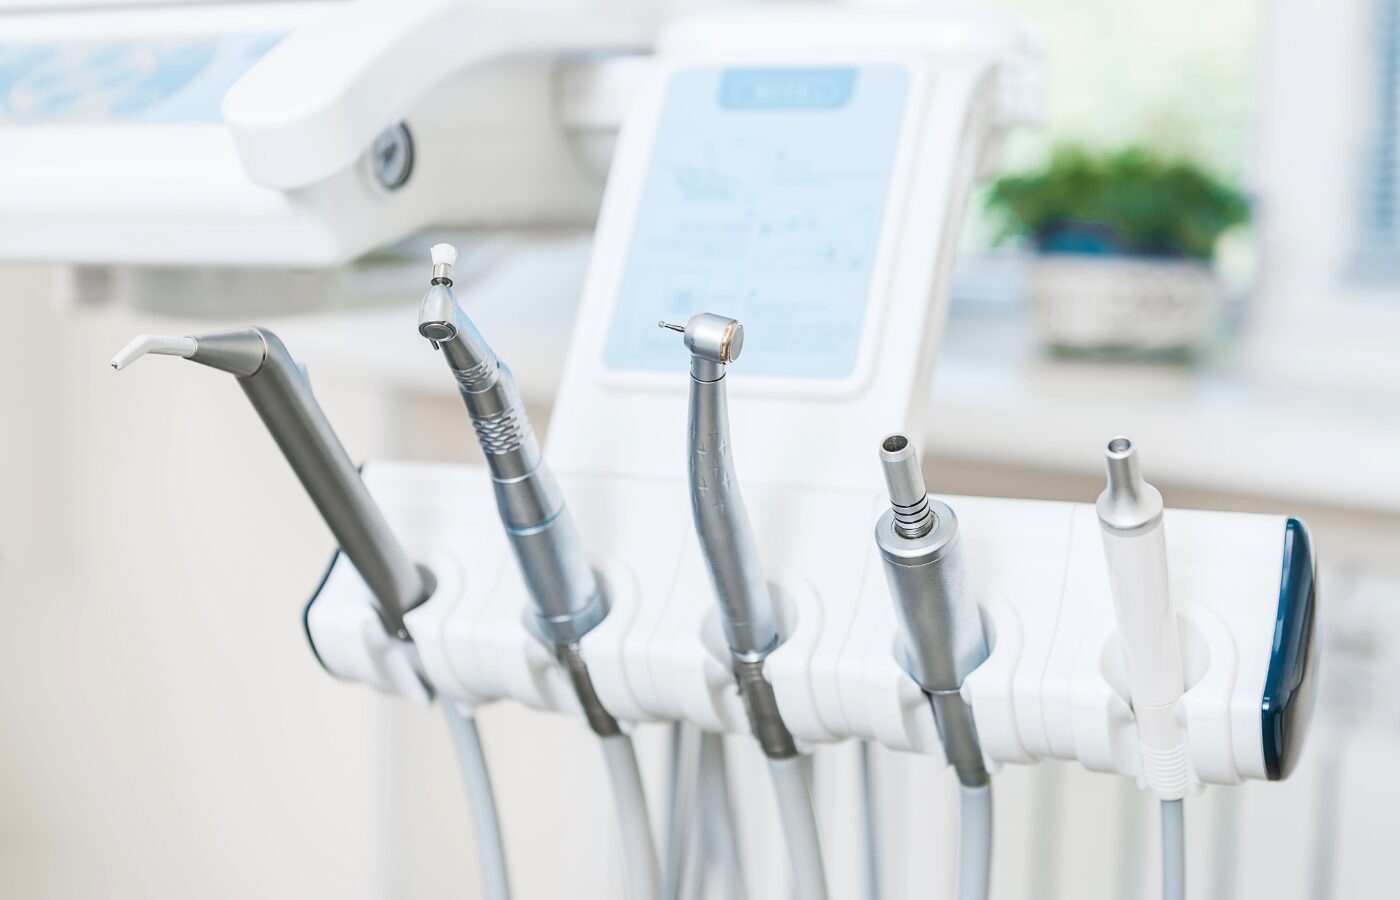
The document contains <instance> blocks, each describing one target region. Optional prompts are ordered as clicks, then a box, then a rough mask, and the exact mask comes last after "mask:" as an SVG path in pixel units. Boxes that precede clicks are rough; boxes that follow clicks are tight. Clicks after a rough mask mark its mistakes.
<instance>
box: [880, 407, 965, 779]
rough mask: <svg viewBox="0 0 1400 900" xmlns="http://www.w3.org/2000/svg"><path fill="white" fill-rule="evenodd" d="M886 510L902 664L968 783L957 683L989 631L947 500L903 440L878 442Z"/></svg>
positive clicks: (883, 520)
mask: <svg viewBox="0 0 1400 900" xmlns="http://www.w3.org/2000/svg"><path fill="white" fill-rule="evenodd" d="M880 462H881V465H882V466H883V467H884V471H885V482H886V484H887V486H888V487H889V494H890V509H889V510H888V511H886V512H885V513H884V514H883V515H882V516H880V520H879V522H877V523H876V525H875V543H876V544H877V545H878V546H879V548H880V556H881V557H882V558H883V559H884V563H885V576H886V578H887V580H888V582H889V586H890V595H891V597H892V598H893V600H894V611H895V618H896V619H897V621H898V626H899V648H900V654H901V656H902V659H901V660H900V662H901V663H902V664H903V666H904V668H905V671H907V672H908V673H909V676H910V677H911V678H913V679H914V681H916V682H917V683H918V685H919V687H921V688H923V689H924V692H925V693H926V694H928V697H929V701H930V703H931V704H932V706H933V716H934V721H935V722H936V724H937V725H938V733H939V736H940V738H941V739H942V741H943V748H944V751H945V753H946V755H947V757H948V761H949V762H950V763H951V764H952V765H953V767H954V769H955V770H956V771H957V773H958V780H959V781H961V782H962V783H963V784H964V785H966V786H978V785H984V784H986V783H987V771H986V769H985V767H984V766H983V764H982V750H981V745H980V743H979V741H978V738H977V728H976V725H975V724H974V722H973V719H972V711H971V709H970V708H969V707H968V705H967V703H966V701H964V700H963V697H962V693H961V691H962V684H963V681H964V679H966V678H967V676H968V674H969V673H971V672H972V670H973V669H975V668H977V667H978V666H979V665H981V664H982V662H983V661H984V660H985V659H986V658H987V654H988V649H987V636H986V633H985V631H984V630H983V627H982V617H981V615H980V613H979V612H978V609H977V599H976V596H975V595H974V594H973V592H972V589H971V587H970V585H969V583H968V579H967V572H966V570H965V568H964V565H963V558H962V549H961V547H960V542H959V535H958V518H957V515H956V514H955V513H954V512H953V509H952V507H950V506H948V504H946V503H943V502H941V501H938V500H933V499H930V498H929V496H928V493H927V491H926V490H925V488H924V477H923V474H922V472H920V470H919V459H918V456H917V455H916V454H915V452H914V448H913V445H911V444H910V442H909V439H908V438H907V437H905V436H904V435H902V434H892V435H890V436H889V437H887V438H885V439H884V441H882V442H881V444H880Z"/></svg>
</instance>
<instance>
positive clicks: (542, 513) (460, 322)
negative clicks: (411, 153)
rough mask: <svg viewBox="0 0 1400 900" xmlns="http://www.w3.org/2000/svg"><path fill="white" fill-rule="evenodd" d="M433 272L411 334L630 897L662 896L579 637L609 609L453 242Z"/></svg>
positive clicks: (637, 791)
mask: <svg viewBox="0 0 1400 900" xmlns="http://www.w3.org/2000/svg"><path fill="white" fill-rule="evenodd" d="M431 253H432V261H433V271H432V279H431V282H430V283H429V286H428V290H427V292H426V293H425V294H424V295H423V300H422V303H421V305H420V307H419V314H418V332H419V333H420V334H421V335H422V336H423V337H425V338H427V339H428V340H429V341H430V342H432V345H433V347H434V348H435V349H437V350H440V351H441V352H442V355H443V359H444V360H446V362H447V365H448V368H449V369H450V370H451V372H452V376H453V378H454V379H455V380H456V382H457V388H458V392H459V393H460V394H461V397H462V401H463V403H464V405H465V406H466V408H467V414H468V415H469V416H470V417H471V421H472V427H473V428H474V429H475V431H476V436H477V440H478V441H479V442H480V444H481V450H482V452H483V453H484V454H485V456H486V462H487V466H488V467H489V469H490V472H491V483H492V488H493V490H494V492H495V496H496V507H497V510H498V511H499V513H500V517H501V522H502V524H503V525H504V526H505V529H506V533H507V535H508V536H509V539H510V545H511V549H512V550H513V551H514V553H515V556H516V560H517V561H518V563H519V566H520V572H521V575H522V576H523V577H524V580H525V583H526V587H527V588H528V591H529V594H530V599H531V601H532V604H533V609H532V610H531V613H532V615H533V619H534V629H535V631H536V633H537V634H538V636H539V637H540V638H541V639H542V640H543V641H544V642H545V643H546V645H548V646H549V647H550V648H551V649H552V650H553V652H554V654H555V657H556V658H557V659H558V661H559V664H560V666H562V667H563V669H564V672H565V674H566V675H567V676H568V678H569V681H570V683H571V685H572V687H573V689H574V693H575V695H576V696H577V697H578V701H579V705H580V707H581V708H582V712H583V715H584V718H585V719H586V720H587V722H588V726H589V728H591V729H592V730H593V732H594V733H595V734H596V735H597V736H598V738H599V739H600V740H601V742H602V746H603V754H604V758H605V761H606V763H607V766H608V771H609V774H610V775H611V777H612V783H613V791H614V796H615V799H616V801H617V807H618V819H619V825H620V827H621V829H622V839H623V853H624V858H623V862H624V866H625V870H626V876H627V885H628V888H627V895H628V898H629V900H650V898H654V897H656V896H657V894H658V892H659V890H660V884H659V874H658V872H657V860H656V850H655V848H654V847H653V844H652V836H651V823H650V817H649V815H648V813H647V805H646V797H645V795H644V794H643V791H642V784H641V776H640V773H639V771H638V768H637V757H636V753H635V751H634V749H633V747H632V739H631V738H630V737H629V736H628V735H627V734H626V733H625V732H623V730H622V727H621V726H620V725H619V724H618V721H617V719H616V718H614V717H613V715H612V714H611V713H609V712H608V710H607V708H606V707H605V706H604V705H603V702H602V700H601V699H600V698H599V697H598V692H597V690H596V689H595V688H594V684H593V679H592V676H591V675H590V674H589V671H588V666H587V664H586V663H585V661H584V659H583V653H582V651H581V649H580V641H581V640H582V639H583V637H584V636H585V635H586V634H587V633H588V632H589V631H591V630H592V629H593V628H594V627H596V626H597V625H598V624H599V623H600V622H602V621H603V618H604V617H605V616H606V615H607V613H608V603H607V597H606V595H605V594H604V593H603V590H602V588H601V586H600V585H599V584H598V579H597V577H596V576H595V575H594V573H593V569H592V567H591V565H590V564H589V560H588V556H587V554H586V552H585V550H584V546H583V541H582V539H581V538H580V537H579V533H578V529H577V528H576V527H575V525H574V522H573V519H572V518H571V517H570V515H569V510H568V507H567V506H566V505H565V503H564V496H563V494H562V493H561V492H560V490H559V485H558V483H557V482H556V481H555V479H554V475H553V473H552V472H551V471H550V469H549V466H548V464H547V463H546V462H545V461H544V458H543V456H542V455H541V453H540V448H539V443H538V442H537V441H536V440H535V433H534V430H533V429H532V428H531V427H530V419H529V417H528V416H527V415H526V413H525V405H524V403H523V401H522V400H521V398H520V390H519V388H518V387H517V386H516V383H515V377H514V376H513V375H511V372H510V369H508V368H507V367H506V366H505V364H503V363H502V362H501V361H500V359H499V358H498V357H497V356H496V354H495V352H494V351H493V350H492V349H491V347H490V345H489V344H487V343H486V340H485V338H483V337H482V336H481V333H480V332H479V331H477V329H476V326H475V325H474V324H472V322H471V320H470V319H468V318H467V316H466V313H464V312H462V309H461V307H460V306H458V305H457V298H456V295H455V294H454V293H453V291H452V267H453V265H454V264H455V263H456V261H457V251H456V249H455V248H453V247H452V246H451V245H448V244H437V245H434V246H433V248H432V251H431Z"/></svg>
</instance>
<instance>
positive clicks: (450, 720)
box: [442, 699, 510, 900]
mask: <svg viewBox="0 0 1400 900" xmlns="http://www.w3.org/2000/svg"><path fill="white" fill-rule="evenodd" d="M442 711H443V714H444V715H446V716H447V727H448V730H449V731H451V732H452V744H453V746H454V747H456V748H457V764H458V766H459V767H460V768H461V770H462V781H463V782H464V783H465V784H466V788H467V805H468V806H470V807H471V812H472V824H473V825H474V826H475V827H476V852H477V855H478V856H479V857H480V859H481V884H482V896H483V897H485V898H486V900H510V874H509V870H507V868H506V852H505V846H504V844H503V842H502V841H501V823H500V820H499V819H498V818H497V817H496V795H495V792H494V791H492V789H491V775H490V773H489V772H488V771H487V769H486V754H485V753H484V752H483V751H482V749H481V735H480V733H479V732H478V731H477V730H476V719H474V718H473V717H472V716H471V715H470V714H468V713H465V712H463V711H462V710H460V709H458V708H457V705H456V704H454V703H453V702H452V701H450V700H446V699H444V700H443V702H442Z"/></svg>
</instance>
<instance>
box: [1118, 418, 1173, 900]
mask: <svg viewBox="0 0 1400 900" xmlns="http://www.w3.org/2000/svg"><path fill="white" fill-rule="evenodd" d="M1105 455H1106V461H1107V467H1108V486H1107V487H1105V488H1104V491H1103V493H1102V494H1100V495H1099V500H1098V504H1097V507H1096V508H1097V511H1098V517H1099V528H1100V530H1101V531H1102V533H1103V546H1104V555H1105V558H1106V560H1107V563H1108V576H1109V586H1110V589H1111V591H1112V594H1113V612H1114V615H1115V617H1116V618H1117V621H1118V640H1119V645H1120V646H1121V647H1122V650H1123V661H1124V663H1125V664H1126V666H1127V671H1128V691H1129V695H1130V697H1129V699H1130V700H1131V702H1132V707H1133V718H1134V719H1135V720H1136V722H1137V730H1138V744H1139V746H1140V748H1141V751H1142V772H1143V779H1144V781H1146V783H1147V787H1148V788H1149V789H1150V790H1151V791H1152V792H1153V793H1154V794H1156V795H1157V796H1158V798H1160V799H1161V801H1162V896H1163V898H1165V900H1177V898H1180V897H1182V896H1183V892H1184V891H1185V887H1184V884H1185V868H1186V861H1185V852H1184V851H1185V835H1184V824H1183V819H1182V809H1181V800H1182V797H1183V796H1185V794H1186V789H1187V780H1186V779H1187V772H1188V760H1187V755H1186V736H1185V734H1184V733H1183V732H1182V729H1181V724H1180V723H1179V722H1178V721H1177V718H1176V712H1175V707H1176V703H1177V701H1178V700H1179V699H1181V695H1182V694H1183V693H1184V692H1185V677H1184V674H1183V668H1182V662H1181V640H1180V637H1179V635H1178V626H1177V618H1176V608H1175V607H1174V606H1173V604H1172V596H1171V591H1170V585H1169V582H1168V579H1167V538H1166V531H1165V529H1164V528H1163V522H1162V520H1163V509H1164V507H1163V504H1162V495H1161V493H1159V492H1158V491H1157V489H1156V488H1154V487H1153V486H1152V485H1150V484H1148V483H1147V482H1146V481H1144V480H1143V477H1142V469H1141V467H1140V465H1139V463H1138V457H1137V448H1135V447H1134V446H1133V442H1132V441H1130V440H1128V439H1127V438H1125V437H1116V438H1114V439H1113V440H1111V441H1109V442H1108V446H1107V448H1106V450H1105Z"/></svg>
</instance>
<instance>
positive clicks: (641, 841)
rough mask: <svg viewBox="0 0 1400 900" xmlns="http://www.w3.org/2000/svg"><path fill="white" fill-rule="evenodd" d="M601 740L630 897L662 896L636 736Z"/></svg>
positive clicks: (632, 899)
mask: <svg viewBox="0 0 1400 900" xmlns="http://www.w3.org/2000/svg"><path fill="white" fill-rule="evenodd" d="M601 743H602V745H603V759H604V761H605V762H606V763H607V766H608V777H609V778H610V779H611V780H612V787H613V800H614V801H615V802H616V803H617V821H618V826H619V828H620V830H621V832H622V868H623V882H624V883H625V884H626V885H627V900H656V898H657V897H659V896H660V895H661V878H660V876H659V874H658V872H657V868H656V847H655V846H654V845H653V842H652V839H651V819H650V818H649V817H648V816H647V801H646V794H644V793H643V792H642V774H641V772H640V771H639V770H638V769H637V753H636V751H635V750H634V749H633V748H632V739H631V738H630V737H628V736H627V735H625V734H620V735H616V736H614V737H605V738H603V739H602V740H601Z"/></svg>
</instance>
